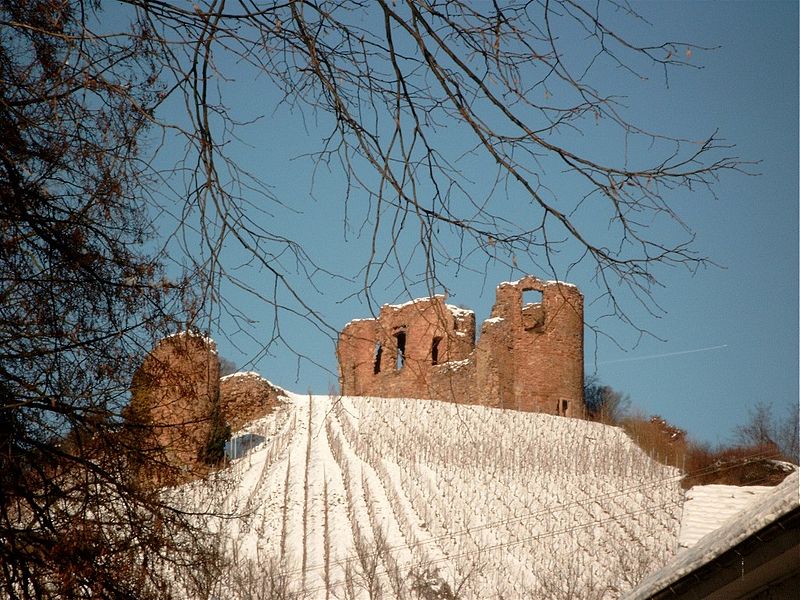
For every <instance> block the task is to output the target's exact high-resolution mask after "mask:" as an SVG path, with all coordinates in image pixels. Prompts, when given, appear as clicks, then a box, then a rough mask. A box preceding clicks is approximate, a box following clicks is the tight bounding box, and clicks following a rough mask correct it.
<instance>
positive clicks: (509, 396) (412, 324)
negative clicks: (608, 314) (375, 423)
mask: <svg viewBox="0 0 800 600" xmlns="http://www.w3.org/2000/svg"><path fill="white" fill-rule="evenodd" d="M475 333H476V329H475V313H473V312H472V311H471V310H465V309H463V308H459V307H456V306H452V305H449V304H446V303H445V298H444V296H434V297H432V298H421V299H418V300H413V301H411V302H408V303H406V304H402V305H385V306H383V307H382V308H381V311H380V314H379V315H378V317H377V318H376V319H358V320H355V321H351V322H350V323H348V324H347V325H346V326H345V328H344V330H343V331H342V332H341V334H340V336H339V343H338V346H337V355H338V360H339V373H340V380H341V388H342V389H341V392H342V394H343V395H350V396H380V397H406V398H430V399H436V400H446V401H450V402H459V403H464V404H480V405H484V406H493V407H498V408H511V409H516V410H524V411H535V412H545V413H550V414H556V415H562V416H570V417H582V416H584V413H585V407H584V402H583V295H582V294H581V293H580V291H579V290H578V288H577V287H575V286H574V285H571V284H568V283H561V282H554V281H542V280H539V279H537V278H535V277H531V276H528V277H524V278H523V279H521V280H519V281H516V282H513V283H508V282H507V283H502V284H500V285H499V286H498V287H497V292H496V301H495V304H494V307H493V308H492V313H491V317H490V318H489V319H487V320H486V321H484V322H483V324H482V326H481V334H480V338H479V339H478V341H477V344H476V341H475Z"/></svg>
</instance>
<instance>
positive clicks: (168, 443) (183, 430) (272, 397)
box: [131, 332, 285, 484]
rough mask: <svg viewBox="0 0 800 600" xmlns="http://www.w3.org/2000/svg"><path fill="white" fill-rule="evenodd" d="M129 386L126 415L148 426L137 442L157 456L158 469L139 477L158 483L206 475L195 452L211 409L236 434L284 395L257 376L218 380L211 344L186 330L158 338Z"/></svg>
mask: <svg viewBox="0 0 800 600" xmlns="http://www.w3.org/2000/svg"><path fill="white" fill-rule="evenodd" d="M131 387H132V397H131V411H132V414H133V415H135V416H136V418H137V419H139V420H141V421H142V422H143V423H145V424H147V425H148V427H147V432H148V433H147V435H146V436H143V443H144V444H145V445H146V446H147V447H150V448H152V449H153V451H155V452H157V453H159V455H160V461H161V463H162V466H163V471H159V472H158V473H146V474H145V477H146V478H147V479H149V480H153V481H155V482H156V483H160V484H165V483H176V482H179V481H187V480H190V479H194V478H196V477H202V476H203V475H205V474H206V473H207V472H208V470H209V466H208V465H205V464H203V462H202V460H201V454H202V451H203V449H204V448H205V446H206V444H207V442H208V440H209V436H210V434H211V430H212V427H213V425H214V416H215V411H218V413H217V414H221V416H222V419H223V420H224V421H225V422H226V423H227V424H228V425H230V427H231V430H232V431H237V430H238V429H240V428H241V427H242V426H243V425H244V424H246V423H248V422H250V421H252V420H255V419H258V418H260V417H263V416H265V415H266V414H268V413H269V412H270V411H271V410H272V409H273V408H274V407H275V406H276V404H277V403H278V402H279V401H278V397H280V396H283V395H285V392H284V391H283V390H281V389H280V388H277V387H275V386H273V385H272V384H271V383H270V382H268V381H267V380H266V379H264V378H262V377H261V376H260V375H258V374H257V373H249V372H248V373H234V374H233V375H228V376H226V377H223V378H222V379H220V377H219V357H218V356H217V350H216V345H215V344H214V342H213V341H212V340H211V339H209V338H206V337H203V336H200V335H197V334H193V333H187V332H183V333H179V334H176V335H173V336H170V337H167V338H165V339H163V340H161V341H160V342H159V343H158V344H157V345H156V347H155V348H154V349H153V350H152V351H151V352H150V353H149V354H148V355H147V356H146V357H145V360H144V361H143V363H142V366H141V367H140V368H139V370H138V371H137V373H136V375H135V376H134V379H133V384H132V386H131ZM144 438H147V439H144Z"/></svg>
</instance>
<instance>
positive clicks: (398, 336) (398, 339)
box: [394, 331, 406, 371]
mask: <svg viewBox="0 0 800 600" xmlns="http://www.w3.org/2000/svg"><path fill="white" fill-rule="evenodd" d="M394 340H395V345H396V347H397V355H396V357H395V363H394V368H395V369H396V370H398V371H399V370H400V369H402V368H403V366H404V365H405V364H406V332H405V331H398V332H397V333H395V334H394Z"/></svg>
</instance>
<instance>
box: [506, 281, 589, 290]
mask: <svg viewBox="0 0 800 600" xmlns="http://www.w3.org/2000/svg"><path fill="white" fill-rule="evenodd" d="M521 282H522V279H517V280H516V281H503V282H501V283H500V284H499V285H498V286H497V287H506V286H509V285H510V286H512V287H516V286H518V285H519V284H520V283H521ZM541 283H542V285H544V286H548V285H563V286H564V287H571V288H577V287H578V286H577V285H575V284H574V283H567V282H566V281H558V280H556V279H550V280H549V281H542V282H541Z"/></svg>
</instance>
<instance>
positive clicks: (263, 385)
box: [219, 372, 286, 431]
mask: <svg viewBox="0 0 800 600" xmlns="http://www.w3.org/2000/svg"><path fill="white" fill-rule="evenodd" d="M285 395H286V392H284V391H283V390H282V389H280V388H279V387H276V386H274V385H272V384H271V383H270V382H269V381H267V380H266V379H264V378H263V377H261V375H259V374H258V373H253V372H245V373H234V374H233V375H227V376H225V377H223V378H222V379H220V381H219V402H220V408H221V409H222V414H223V416H224V417H225V420H226V421H227V423H228V425H230V427H231V431H238V430H239V429H241V428H242V427H244V425H246V424H247V423H249V422H250V421H254V420H256V419H260V418H261V417H263V416H265V415H267V414H269V413H270V412H272V410H273V409H274V408H275V407H276V406H277V405H278V404H279V402H280V401H279V400H278V398H279V397H281V396H285Z"/></svg>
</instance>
